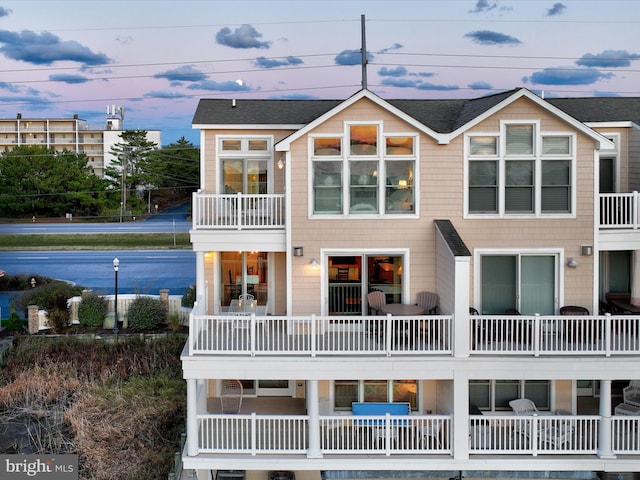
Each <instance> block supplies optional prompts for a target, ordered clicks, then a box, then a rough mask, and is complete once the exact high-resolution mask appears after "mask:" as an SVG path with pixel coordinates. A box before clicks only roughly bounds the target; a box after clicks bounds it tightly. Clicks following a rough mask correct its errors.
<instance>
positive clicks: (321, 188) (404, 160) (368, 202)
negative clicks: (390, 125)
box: [310, 124, 417, 215]
mask: <svg viewBox="0 0 640 480" xmlns="http://www.w3.org/2000/svg"><path fill="white" fill-rule="evenodd" d="M344 145H347V146H348V147H344ZM310 150H311V152H312V153H311V165H312V166H311V171H312V192H313V199H312V214H314V215H380V214H393V215H398V214H413V213H414V210H415V188H414V178H415V165H416V155H417V153H416V137H415V136H412V135H405V134H403V135H400V134H398V135H393V134H388V135H386V134H382V124H347V126H346V127H345V130H344V133H343V134H342V135H329V136H318V137H312V138H311V141H310Z"/></svg>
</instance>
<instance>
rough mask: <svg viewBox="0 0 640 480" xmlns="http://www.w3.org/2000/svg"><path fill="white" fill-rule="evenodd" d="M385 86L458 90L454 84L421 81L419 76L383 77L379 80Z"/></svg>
mask: <svg viewBox="0 0 640 480" xmlns="http://www.w3.org/2000/svg"><path fill="white" fill-rule="evenodd" d="M380 83H381V84H382V85H386V86H387V87H396V88H416V89H418V90H458V88H459V87H457V86H455V85H436V84H435V83H430V82H423V81H422V80H420V79H419V78H408V77H401V78H397V77H385V78H383V79H382V81H381V82H380Z"/></svg>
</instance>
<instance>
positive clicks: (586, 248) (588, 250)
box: [580, 245, 593, 257]
mask: <svg viewBox="0 0 640 480" xmlns="http://www.w3.org/2000/svg"><path fill="white" fill-rule="evenodd" d="M580 254H581V255H583V256H585V257H590V256H591V255H593V247H592V246H591V245H580Z"/></svg>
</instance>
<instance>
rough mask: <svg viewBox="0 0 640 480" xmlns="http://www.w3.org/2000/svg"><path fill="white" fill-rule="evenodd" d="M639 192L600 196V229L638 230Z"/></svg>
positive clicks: (639, 224) (602, 194)
mask: <svg viewBox="0 0 640 480" xmlns="http://www.w3.org/2000/svg"><path fill="white" fill-rule="evenodd" d="M639 220H640V219H639V218H638V192H635V191H634V192H631V193H601V194H600V228H601V229H610V228H616V229H634V230H635V229H637V228H638V227H640V221H639Z"/></svg>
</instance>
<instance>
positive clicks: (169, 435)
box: [0, 336, 185, 480]
mask: <svg viewBox="0 0 640 480" xmlns="http://www.w3.org/2000/svg"><path fill="white" fill-rule="evenodd" d="M183 344H184V338H183V337H176V336H169V337H167V338H163V339H158V340H154V341H151V342H143V341H141V340H139V339H134V340H123V339H122V337H121V339H120V340H119V341H118V342H117V343H107V342H104V341H99V340H97V341H91V342H89V341H77V340H74V339H72V338H70V339H64V340H48V339H42V338H25V339H22V340H20V341H18V342H17V346H16V349H15V351H14V354H12V355H11V356H10V357H9V358H8V361H7V366H6V368H5V369H4V370H3V371H2V381H1V383H0V414H1V415H2V416H3V417H4V418H7V419H8V420H9V422H13V424H17V425H19V424H20V423H21V422H22V424H23V425H25V426H26V427H25V429H24V430H25V433H24V434H23V436H24V437H28V450H29V451H31V452H33V453H77V454H78V455H79V457H80V472H79V475H80V478H81V479H86V480H102V479H107V478H109V479H110V478H121V479H140V480H144V479H149V480H151V479H161V478H166V476H167V474H168V473H169V472H170V470H171V468H172V466H173V453H174V452H175V451H176V450H177V448H178V446H179V436H180V432H181V430H182V426H183V424H184V415H185V411H184V409H185V389H184V388H185V387H184V381H183V380H182V379H181V371H180V358H179V356H180V351H181V349H182V345H183ZM8 424H9V423H8ZM0 434H1V432H0ZM1 444H2V442H0V445H1ZM19 448H22V450H23V451H24V450H25V448H24V444H22V445H20V444H15V443H14V444H12V445H11V446H10V448H9V450H10V451H4V452H0V453H19V452H18V451H16V450H18V449H19Z"/></svg>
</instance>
